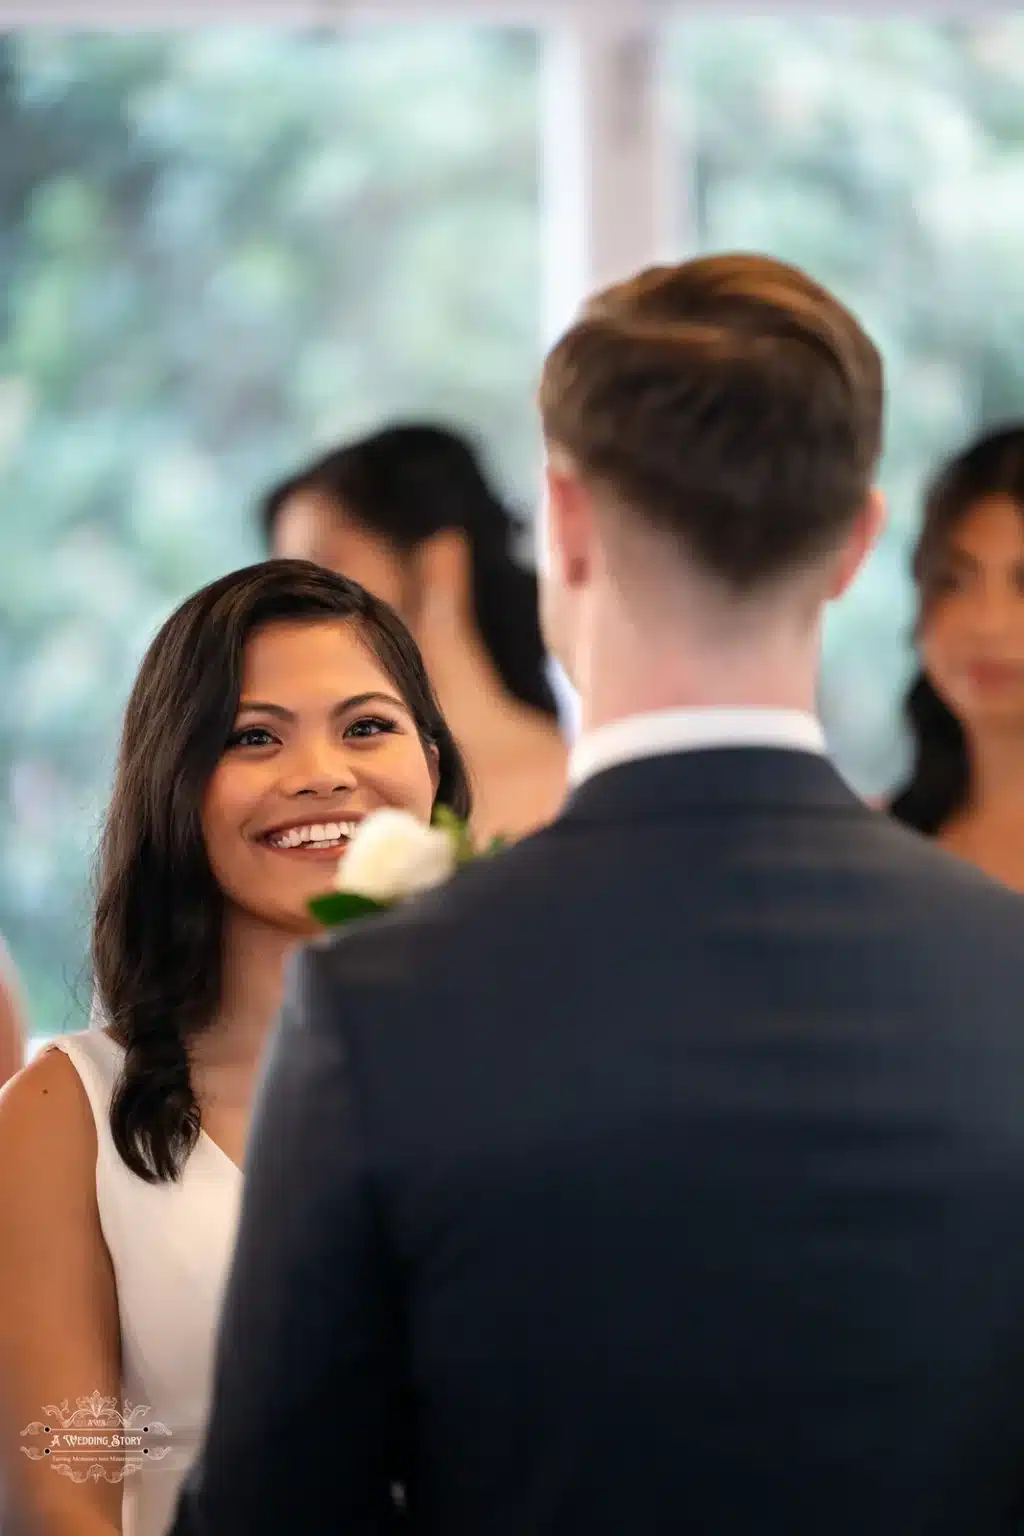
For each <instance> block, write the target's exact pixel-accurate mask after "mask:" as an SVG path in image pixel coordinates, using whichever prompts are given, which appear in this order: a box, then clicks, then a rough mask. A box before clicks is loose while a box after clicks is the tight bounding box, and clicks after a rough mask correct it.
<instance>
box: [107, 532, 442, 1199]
mask: <svg viewBox="0 0 1024 1536" xmlns="http://www.w3.org/2000/svg"><path fill="white" fill-rule="evenodd" d="M325 621H327V622H331V621H338V622H342V623H346V624H350V625H351V626H352V627H353V629H354V630H355V631H356V632H357V633H358V634H359V636H360V638H361V639H362V640H363V642H364V643H365V644H366V646H367V647H368V648H369V650H370V651H371V652H372V654H373V655H374V657H375V658H376V660H377V661H378V662H379V663H380V665H381V667H382V668H383V669H384V671H385V672H386V673H387V675H388V677H389V678H390V679H391V681H392V682H393V683H394V685H395V687H396V688H397V689H398V690H399V692H400V693H401V695H402V698H403V699H404V700H405V702H406V704H407V705H408V707H409V709H410V710H411V712H412V715H413V717H414V719H415V722H416V726H417V728H418V730H419V733H420V737H421V739H422V740H423V742H424V744H425V745H432V746H433V747H434V748H436V750H437V754H438V766H439V771H440V782H439V785H438V790H437V800H438V803H442V804H446V805H449V806H451V807H452V809H453V810H455V811H456V812H458V814H459V815H462V816H465V815H468V814H469V808H470V796H469V786H468V781H467V778H466V771H465V768H464V766H463V763H462V759H461V757H460V755H459V751H458V748H457V747H456V745H455V742H454V740H453V738H452V735H451V732H450V731H449V729H448V727H447V725H446V724H445V721H444V718H443V716H442V714H441V711H440V709H439V707H438V704H437V701H436V699H435V698H434V695H433V692H432V690H431V687H430V683H429V682H428V680H427V675H426V672H425V670H424V667H423V662H422V660H421V658H420V654H419V651H418V649H417V647H416V644H415V642H414V641H413V639H412V637H411V635H410V634H409V632H408V630H407V629H406V627H405V625H404V624H403V623H402V622H401V620H400V619H399V618H398V616H397V615H396V614H395V613H394V612H392V610H391V609H390V608H389V607H388V606H387V604H385V603H382V602H380V601H378V599H377V598H375V597H372V596H371V595H370V594H369V593H368V592H365V591H364V590H363V588H362V587H359V586H357V585H356V584H355V582H351V581H348V580H346V578H345V577H343V576H337V575H335V574H334V573H333V572H331V571H325V570H322V569H321V568H320V567H319V566H316V565H312V564H310V563H308V562H307V561H305V560H270V561H267V562H266V563H265V564H262V565H254V566H250V567H249V568H248V569H246V570H242V571H235V572H234V573H233V574H232V575H230V576H224V577H222V579H221V580H220V581H215V582H213V584H212V585H211V586H208V587H204V588H203V590H202V591H201V592H197V593H196V594H195V596H194V597H190V598H189V599H188V601H187V602H185V603H183V604H182V605H181V607H180V608H179V609H178V610H177V611H176V612H175V613H174V614H172V615H171V617H170V618H169V619H168V620H167V622H166V624H164V626H163V628H162V629H161V630H160V633H159V634H158V635H157V637H156V639H155V640H154V641H153V643H152V645H151V646H150V647H149V650H148V652H147V653H146V657H145V659H144V661H143V663H142V666H141V668H140V670H139V674H138V677H137V678H136V680H135V686H134V688H133V689H132V693H131V697H130V699H129V701H128V708H127V711H126V713H125V720H124V729H123V733H122V737H121V747H120V753H119V757H118V763H117V771H116V777H115V783H114V792H113V796H112V799H111V803H110V809H109V811H108V814H107V820H106V826H105V829H104V833H103V840H102V844H101V849H100V858H99V870H98V893H97V902H96V917H95V922H94V926H93V942H92V958H93V970H94V976H95V984H96V989H97V993H98V997H99V1001H100V1003H101V1005H102V1009H103V1012H104V1014H105V1016H106V1020H107V1022H108V1023H109V1025H111V1026H112V1028H113V1030H114V1032H115V1033H116V1035H117V1038H118V1039H119V1041H120V1042H121V1044H122V1045H123V1046H124V1048H125V1052H126V1054H125V1062H124V1070H123V1073H122V1075H121V1079H120V1082H119V1084H118V1087H117V1089H116V1092H115V1095H114V1099H113V1102H112V1104H111V1110H110V1125H111V1131H112V1133H113V1137H114V1144H115V1146H116V1147H117V1150H118V1152H119V1153H120V1155H121V1158H122V1159H123V1161H124V1162H125V1163H126V1164H127V1166H128V1167H129V1168H130V1169H131V1170H132V1172H133V1173H136V1174H138V1176H139V1178H141V1179H145V1180H147V1181H148V1182H150V1183H157V1182H160V1181H166V1180H171V1179H175V1178H177V1177H178V1175H179V1174H180V1172H181V1170H182V1168H183V1166H184V1164H185V1161H186V1159H187V1157H188V1155H189V1153H190V1152H191V1151H192V1148H193V1147H194V1146H195V1143H196V1140H197V1138H198V1136H199V1131H200V1119H199V1106H198V1103H197V1101H196V1096H195V1093H194V1092H193V1087H192V1081H191V1077H190V1073H189V1060H188V1051H187V1042H188V1040H189V1039H190V1037H192V1036H194V1035H195V1034H197V1033H199V1032H200V1031H202V1030H203V1029H204V1028H206V1026H207V1025H208V1024H209V1023H210V1022H211V1021H212V1019H213V1017H214V1014H215V1013H216V1010H217V1007H218V1005H219V1002H220V990H221V971H222V929H223V909H224V903H223V896H222V894H221V891H220V888H219V887H218V885H217V883H216V881H215V879H214V876H213V872H212V870H211V868H210V863H209V859H208V858H207V853H206V845H205V841H204V838H203V830H202V823H201V808H202V802H203V797H204V794H205V791H206V787H207V784H208V783H209V780H210V777H211V775H212V773H213V771H214V769H215V767H216V766H217V763H218V761H219V760H220V757H221V755H222V753H223V751H224V747H225V744H226V743H227V741H228V738H229V736H230V734H231V731H232V729H233V727H234V723H235V715H236V711H237V708H238V699H239V689H240V686H241V677H242V666H243V658H244V651H245V646H246V642H247V641H248V639H249V638H250V636H252V635H253V634H255V633H256V631H258V630H261V629H264V628H265V627H266V626H267V625H270V624H275V623H278V622H287V623H296V622H300V623H302V622H308V623H310V624H315V623H323V622H325Z"/></svg>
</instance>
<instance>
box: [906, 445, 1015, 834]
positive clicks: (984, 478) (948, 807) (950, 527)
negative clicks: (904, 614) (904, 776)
mask: <svg viewBox="0 0 1024 1536" xmlns="http://www.w3.org/2000/svg"><path fill="white" fill-rule="evenodd" d="M987 496H1010V497H1012V498H1013V500H1014V501H1016V502H1017V503H1018V504H1019V505H1020V506H1021V507H1022V508H1024V426H1011V427H1004V428H1002V429H1001V430H999V431H998V432H992V433H990V434H988V435H987V436H985V437H983V438H980V439H979V440H978V441H977V442H975V443H973V444H972V445H971V446H970V447H969V448H967V449H965V450H964V452H963V453H960V454H958V455H957V456H956V458H954V459H951V460H950V461H949V463H948V464H946V465H945V466H944V467H943V469H942V470H941V471H940V472H939V474H938V476H937V477H936V479H935V480H934V481H933V483H932V485H931V487H930V489H929V491H928V494H927V496H926V498H925V508H924V523H923V526H922V529H921V536H920V538H919V540H918V543H917V548H916V550H915V551H914V567H913V569H914V581H915V583H916V585H917V589H918V621H917V622H918V629H920V626H921V623H922V621H923V619H924V618H925V617H926V615H927V613H928V609H929V606H930V604H931V603H932V602H933V600H934V597H935V592H936V584H937V582H938V580H939V578H940V577H941V574H942V567H943V562H944V561H945V558H946V554H947V551H948V548H949V540H950V536H951V535H952V533H953V532H954V530H955V529H956V527H957V526H958V525H959V524H960V523H961V522H962V521H963V519H964V518H965V517H966V516H967V514H968V513H969V512H970V510H971V508H972V507H974V506H976V505H977V503H978V502H979V501H981V500H982V499H983V498H984V497H987ZM905 715H906V720H907V724H908V725H909V727H910V731H911V736H912V739H913V746H914V766H913V770H912V773H911V777H910V780H909V782H908V783H907V784H906V785H905V786H904V788H903V789H901V790H900V792H899V794H898V795H897V796H896V797H895V799H894V800H893V802H892V804H891V806H890V810H891V813H892V815H893V816H895V818H896V819H897V821H902V822H903V823H905V825H906V826H908V827H913V828H914V829H915V830H916V831H918V832H924V833H925V834H927V835H928V836H934V835H935V834H936V833H937V832H939V831H940V830H941V828H942V827H943V826H944V825H945V824H946V822H948V821H949V819H950V818H951V817H952V816H954V815H955V814H956V812H957V811H959V810H960V809H962V807H963V806H964V805H965V803H966V801H967V795H968V792H969V789H970V763H969V761H968V756H967V740H966V737H965V736H964V731H963V727H962V726H961V724H960V721H959V720H958V719H957V717H956V716H955V715H954V714H953V712H952V710H951V709H949V708H948V707H947V705H946V704H945V702H944V701H943V700H942V699H941V698H940V697H939V695H938V693H936V691H935V689H934V688H933V687H932V684H931V683H930V681H929V680H928V678H927V677H926V675H925V674H924V672H923V671H921V672H919V673H918V675H917V676H916V678H915V679H914V681H913V683H912V684H911V687H910V690H909V692H908V694H907V699H906V704H905Z"/></svg>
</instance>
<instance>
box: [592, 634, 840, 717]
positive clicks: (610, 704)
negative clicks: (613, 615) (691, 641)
mask: <svg viewBox="0 0 1024 1536" xmlns="http://www.w3.org/2000/svg"><path fill="white" fill-rule="evenodd" d="M624 660H625V658H624ZM817 668H818V657H817V651H816V649H815V648H812V647H804V649H803V653H802V654H801V652H800V650H799V649H798V648H797V647H786V648H783V650H782V651H781V652H778V651H775V650H773V648H772V647H771V646H766V647H765V650H764V652H763V653H762V654H760V655H757V654H754V655H751V654H750V653H749V652H747V653H745V654H741V653H740V652H738V651H725V652H721V653H719V654H717V655H709V654H706V653H703V654H702V653H696V652H695V651H691V652H690V654H689V655H687V648H686V645H685V642H680V643H679V645H678V647H676V648H675V649H674V650H668V651H666V650H663V649H661V648H653V647H652V648H651V650H650V652H649V653H648V654H647V655H646V656H644V655H643V654H636V655H635V656H634V657H633V658H631V659H630V664H629V665H616V666H615V667H614V668H613V669H612V668H598V667H594V668H593V669H591V673H590V676H589V677H587V676H586V675H584V676H583V677H582V678H581V686H580V695H581V706H580V726H581V730H582V731H583V732H584V733H585V732H589V731H594V730H597V729H599V728H600V727H601V726H603V725H611V724H614V723H615V722H616V721H619V720H627V719H631V718H632V717H634V716H636V715H646V714H652V713H655V712H657V711H663V710H670V709H671V710H677V709H701V710H704V709H737V710H738V709H752V710H753V709H756V710H799V711H801V712H803V713H806V714H814V713H815V710H816V699H817Z"/></svg>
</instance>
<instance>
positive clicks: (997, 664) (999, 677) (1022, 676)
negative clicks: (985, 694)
mask: <svg viewBox="0 0 1024 1536" xmlns="http://www.w3.org/2000/svg"><path fill="white" fill-rule="evenodd" d="M965 670H966V672H967V676H968V679H969V681H970V683H971V685H972V687H974V688H980V689H984V690H987V689H997V688H1009V687H1013V686H1014V685H1015V684H1018V683H1021V682H1024V663H1021V662H1017V661H972V662H969V663H968V665H967V667H966V669H965Z"/></svg>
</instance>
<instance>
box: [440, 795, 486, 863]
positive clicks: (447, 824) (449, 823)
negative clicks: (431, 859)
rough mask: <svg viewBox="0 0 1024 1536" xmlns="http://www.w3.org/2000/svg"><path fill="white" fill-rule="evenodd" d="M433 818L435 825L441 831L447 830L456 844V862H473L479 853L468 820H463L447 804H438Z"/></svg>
mask: <svg viewBox="0 0 1024 1536" xmlns="http://www.w3.org/2000/svg"><path fill="white" fill-rule="evenodd" d="M431 820H432V823H433V825H434V826H435V827H437V828H439V829H440V831H442V832H447V833H448V836H449V837H450V838H451V840H452V842H453V843H454V844H455V862H456V864H459V865H462V864H472V862H473V860H474V859H475V858H476V856H477V855H476V849H475V848H474V847H473V839H472V837H471V836H470V832H469V824H468V822H465V821H463V819H462V817H461V816H456V814H455V812H454V811H453V810H450V809H449V808H448V806H447V805H439V806H436V807H435V810H434V814H433V817H432V818H431Z"/></svg>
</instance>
